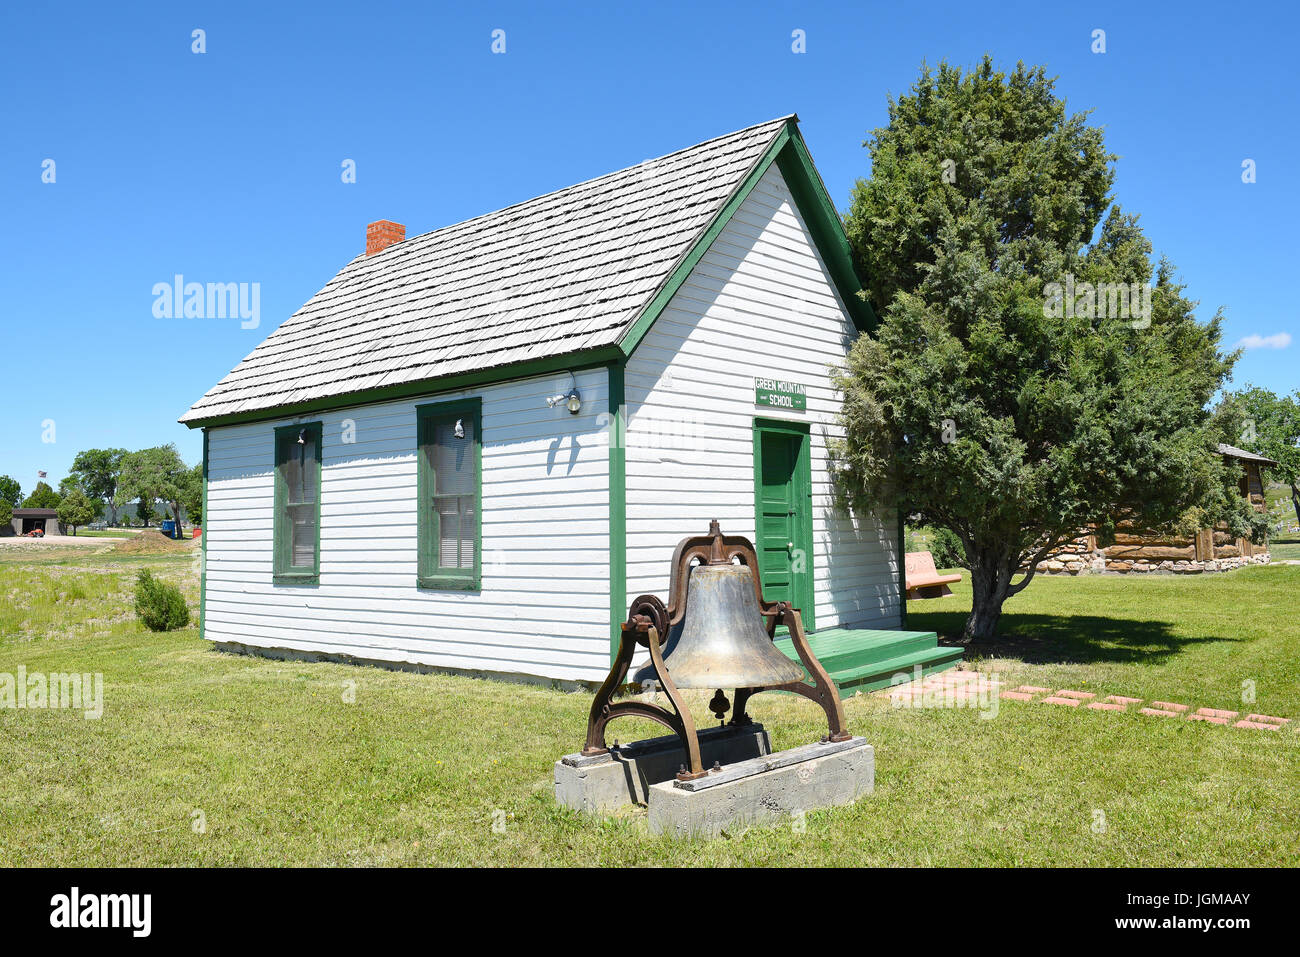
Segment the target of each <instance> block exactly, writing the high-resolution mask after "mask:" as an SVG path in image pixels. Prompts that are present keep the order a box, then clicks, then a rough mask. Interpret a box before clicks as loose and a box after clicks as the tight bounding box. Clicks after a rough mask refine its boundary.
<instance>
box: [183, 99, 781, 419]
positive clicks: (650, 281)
mask: <svg viewBox="0 0 1300 957" xmlns="http://www.w3.org/2000/svg"><path fill="white" fill-rule="evenodd" d="M792 123H793V118H791V117H783V118H780V119H776V120H771V121H769V122H766V123H761V124H759V125H757V126H752V127H749V128H747V129H744V130H740V131H738V132H736V133H731V134H728V135H726V136H721V137H718V138H716V139H712V140H709V141H707V142H704V143H701V144H699V145H697V146H692V147H690V148H688V149H684V150H680V151H678V152H676V153H671V154H669V155H667V156H663V157H660V158H659V159H655V160H647V161H646V162H644V163H641V164H640V165H638V166H633V167H630V168H628V169H624V170H620V171H618V172H616V173H610V174H608V175H605V176H601V177H598V178H596V179H592V180H588V181H587V182H584V183H579V184H578V185H576V186H570V187H568V188H567V189H562V190H559V191H557V192H554V193H548V194H546V195H544V196H539V197H537V198H536V199H531V200H528V201H526V202H523V203H519V204H517V205H514V206H510V207H507V208H505V209H502V210H498V211H497V212H493V213H488V214H486V215H484V216H479V217H476V218H474V219H470V220H466V221H465V222H462V223H457V224H456V225H453V226H447V227H444V228H442V229H438V230H435V231H433V232H430V233H425V234H424V235H421V236H415V237H413V238H411V239H407V240H405V241H404V242H399V243H396V244H394V245H392V246H389V247H388V248H387V249H385V250H383V251H382V252H379V253H377V254H375V255H373V256H369V257H366V256H364V255H363V256H358V257H357V258H356V259H354V260H352V262H350V263H348V264H347V265H346V266H344V267H343V269H342V270H340V271H339V273H338V274H337V275H336V276H335V277H334V278H333V279H331V280H330V282H329V283H328V284H327V285H326V286H325V288H324V289H322V290H321V291H320V292H318V293H317V294H316V295H315V296H313V297H312V298H311V299H310V300H309V301H308V302H307V304H306V305H304V306H303V307H302V308H301V309H299V310H298V311H297V312H296V313H294V314H293V316H291V317H290V318H289V319H288V320H286V321H285V322H284V323H283V324H281V325H280V327H279V328H278V329H276V330H275V332H273V333H272V334H271V335H270V336H268V337H267V339H266V340H265V341H263V342H262V344H261V345H259V346H258V347H257V348H256V349H254V350H253V351H252V352H251V353H250V354H249V355H248V356H247V357H246V358H245V359H244V360H243V361H242V362H240V363H239V365H237V366H236V367H235V368H234V369H233V370H232V371H231V372H230V373H229V374H228V375H226V376H225V378H223V379H222V380H221V381H220V382H218V383H217V384H216V385H215V386H214V387H213V388H212V389H210V390H209V391H208V392H207V394H205V395H204V396H203V397H202V398H201V399H199V401H198V402H196V403H195V404H194V406H193V407H192V408H191V409H190V410H189V411H188V412H187V413H185V415H183V416H182V417H181V419H180V421H181V422H183V423H186V424H188V425H197V424H200V423H203V422H208V421H211V420H214V419H222V418H228V417H230V416H234V415H244V414H248V413H258V412H268V413H270V412H272V411H273V410H275V409H280V408H283V407H290V406H292V407H302V406H303V405H305V404H308V403H313V402H318V401H320V400H327V399H330V400H332V399H340V398H343V399H346V397H347V396H349V395H350V394H353V393H355V394H357V395H358V396H359V397H360V396H362V395H364V394H367V393H374V391H375V390H382V389H386V388H388V387H393V386H402V385H414V384H418V383H422V382H427V381H430V380H435V379H442V378H446V377H449V376H456V375H460V374H463V373H470V372H479V371H482V370H486V369H492V368H496V367H501V366H513V365H516V364H519V363H526V362H529V361H531V360H538V359H545V358H555V357H563V356H571V355H581V354H584V353H587V354H591V355H599V354H600V351H601V350H606V351H607V350H608V349H609V347H615V346H617V345H618V343H619V341H620V339H621V338H622V337H623V336H624V335H625V334H626V333H627V332H628V330H629V329H630V328H631V327H632V325H633V324H634V323H635V322H636V320H637V318H638V317H639V316H640V315H641V313H642V312H643V311H644V310H645V309H646V308H647V306H648V305H649V304H650V303H651V301H652V300H653V299H654V298H655V296H656V294H657V293H658V292H659V290H660V289H661V288H662V287H663V286H664V285H665V283H666V282H668V280H669V277H670V276H672V274H673V272H674V269H675V268H676V267H677V265H678V263H679V262H680V261H681V260H682V259H683V258H684V257H685V256H686V255H687V254H688V253H689V252H690V251H691V249H692V247H693V246H694V245H695V243H696V242H697V240H698V239H699V238H700V236H701V235H702V234H703V233H704V232H705V231H706V230H707V229H708V228H709V226H710V224H711V223H712V222H713V221H714V220H715V218H716V217H717V216H718V215H719V213H720V211H721V210H722V209H723V207H724V206H726V204H727V203H728V201H729V199H730V198H731V197H732V195H733V194H734V193H736V191H737V190H738V189H739V188H740V186H741V184H742V183H744V182H745V181H746V177H747V176H749V175H750V173H751V172H752V171H753V170H754V168H755V166H756V164H757V163H759V161H760V159H761V158H762V157H763V156H764V155H765V154H766V153H768V151H769V149H770V148H771V147H772V146H773V145H774V141H776V140H777V138H778V137H780V136H782V134H783V131H784V130H785V129H786V127H787V124H792Z"/></svg>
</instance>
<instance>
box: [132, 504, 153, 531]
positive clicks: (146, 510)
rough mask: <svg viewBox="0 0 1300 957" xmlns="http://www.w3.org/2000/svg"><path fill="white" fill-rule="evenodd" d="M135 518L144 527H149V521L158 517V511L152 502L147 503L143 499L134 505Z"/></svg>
mask: <svg viewBox="0 0 1300 957" xmlns="http://www.w3.org/2000/svg"><path fill="white" fill-rule="evenodd" d="M135 517H136V518H138V519H140V521H141V522H143V523H144V527H145V528H148V527H149V520H150V519H153V518H157V517H158V511H157V509H155V508H154V504H153V502H147V501H145V500H144V499H140V501H138V502H136V503H135Z"/></svg>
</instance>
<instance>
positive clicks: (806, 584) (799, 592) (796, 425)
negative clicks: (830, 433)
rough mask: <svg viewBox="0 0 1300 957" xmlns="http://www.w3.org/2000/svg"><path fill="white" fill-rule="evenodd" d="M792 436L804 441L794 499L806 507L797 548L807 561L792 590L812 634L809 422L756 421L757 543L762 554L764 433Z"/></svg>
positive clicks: (798, 529)
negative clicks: (797, 583)
mask: <svg viewBox="0 0 1300 957" xmlns="http://www.w3.org/2000/svg"><path fill="white" fill-rule="evenodd" d="M765 432H769V433H773V432H774V433H778V434H781V435H793V436H798V437H799V438H801V439H803V441H802V442H801V443H800V444H799V460H798V462H797V463H796V465H795V476H794V483H795V498H796V501H799V502H802V503H804V507H803V508H802V509H800V510H799V511H798V513H797V514H796V519H797V520H796V522H795V527H796V531H795V538H796V541H795V545H796V547H797V548H800V549H802V550H803V553H804V556H805V558H806V571H805V572H804V573H803V577H802V581H800V579H799V578H797V577H795V578H793V579H792V581H793V582H799V583H800V584H799V587H797V588H794V589H792V590H793V592H794V594H793V598H794V602H793V604H794V605H795V607H796V608H798V609H799V611H800V612H801V613H802V615H803V623H804V628H805V629H807V630H808V631H809V632H812V631H815V630H816V628H817V615H816V610H815V608H814V607H813V605H814V601H813V595H814V587H813V582H814V577H813V573H814V567H813V534H812V430H811V429H810V428H809V426H808V423H806V422H790V421H788V420H786V419H764V418H760V417H758V416H755V417H754V543H755V545H756V547H757V548H758V549H759V553H760V554H761V553H762V538H763V433H765Z"/></svg>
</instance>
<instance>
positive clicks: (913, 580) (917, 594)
mask: <svg viewBox="0 0 1300 957" xmlns="http://www.w3.org/2000/svg"><path fill="white" fill-rule="evenodd" d="M959 581H961V576H960V575H940V574H939V571H938V569H936V568H935V567H934V556H933V555H931V554H930V553H929V552H908V553H907V597H908V598H943V597H944V596H945V595H951V594H952V589H951V588H949V587H948V585H949V584H951V583H952V582H959Z"/></svg>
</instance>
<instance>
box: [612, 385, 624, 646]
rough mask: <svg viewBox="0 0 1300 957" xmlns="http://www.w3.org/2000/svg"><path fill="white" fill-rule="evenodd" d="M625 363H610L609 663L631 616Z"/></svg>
mask: <svg viewBox="0 0 1300 957" xmlns="http://www.w3.org/2000/svg"><path fill="white" fill-rule="evenodd" d="M624 368H625V367H624V364H623V362H622V361H621V360H620V361H618V362H611V363H610V364H609V446H608V448H609V663H610V664H611V665H612V664H613V663H614V659H615V658H616V657H618V646H619V642H620V640H621V639H622V637H623V620H624V617H625V615H626V613H627V387H626V383H625V377H624V374H623V373H624Z"/></svg>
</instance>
